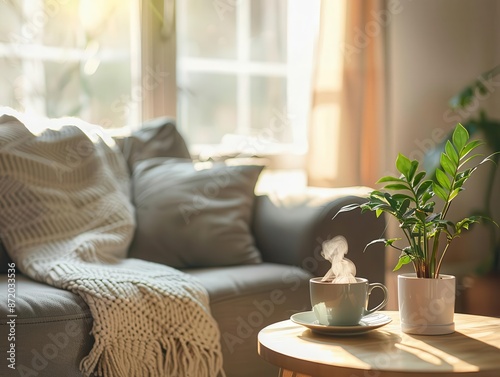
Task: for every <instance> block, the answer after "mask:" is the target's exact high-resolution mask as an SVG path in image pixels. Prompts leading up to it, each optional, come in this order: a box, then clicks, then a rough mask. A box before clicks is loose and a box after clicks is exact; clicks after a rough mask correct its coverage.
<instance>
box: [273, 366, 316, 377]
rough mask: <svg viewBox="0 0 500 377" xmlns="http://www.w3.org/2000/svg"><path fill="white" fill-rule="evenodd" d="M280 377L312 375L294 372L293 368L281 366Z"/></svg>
mask: <svg viewBox="0 0 500 377" xmlns="http://www.w3.org/2000/svg"><path fill="white" fill-rule="evenodd" d="M278 377H311V376H309V375H308V374H302V373H298V372H292V371H291V370H287V369H283V368H281V369H280V372H279V375H278Z"/></svg>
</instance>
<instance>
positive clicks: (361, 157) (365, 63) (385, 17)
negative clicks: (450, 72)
mask: <svg viewBox="0 0 500 377" xmlns="http://www.w3.org/2000/svg"><path fill="white" fill-rule="evenodd" d="M390 17H391V14H390V12H389V11H388V10H386V9H385V1H384V0H348V1H347V0H342V1H338V0H335V1H331V0H323V1H322V3H321V25H320V35H319V42H318V54H317V63H316V72H315V78H314V88H313V101H312V114H311V125H310V133H309V154H308V160H307V170H308V183H309V185H312V186H326V187H339V186H354V185H365V186H374V184H375V182H376V180H377V179H378V178H379V177H380V175H381V174H382V172H383V170H384V163H385V161H384V156H385V149H386V146H385V145H384V139H385V99H386V98H385V75H384V70H385V64H384V60H385V57H384V54H385V42H384V40H385V34H386V28H387V25H388V23H389V22H390Z"/></svg>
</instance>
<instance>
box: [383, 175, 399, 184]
mask: <svg viewBox="0 0 500 377" xmlns="http://www.w3.org/2000/svg"><path fill="white" fill-rule="evenodd" d="M384 182H405V180H404V179H401V178H396V177H393V176H390V175H386V176H385V177H382V178H380V179H379V180H378V181H377V183H384Z"/></svg>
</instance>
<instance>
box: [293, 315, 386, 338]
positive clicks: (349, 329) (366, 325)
mask: <svg viewBox="0 0 500 377" xmlns="http://www.w3.org/2000/svg"><path fill="white" fill-rule="evenodd" d="M290 320H291V321H292V322H295V323H296V324H298V325H302V326H305V327H308V328H310V329H311V330H312V331H313V332H315V333H319V334H323V335H336V336H351V335H360V334H364V333H367V332H368V331H372V330H375V329H378V328H379V327H382V326H385V325H387V324H388V323H390V322H391V321H392V319H391V318H389V317H388V316H386V315H385V314H382V313H379V312H378V313H373V314H370V315H367V316H365V317H363V318H361V321H360V322H359V324H358V325H354V326H326V325H320V324H319V323H318V320H317V319H316V316H315V315H314V312H312V311H310V312H302V313H296V314H294V315H292V316H291V317H290Z"/></svg>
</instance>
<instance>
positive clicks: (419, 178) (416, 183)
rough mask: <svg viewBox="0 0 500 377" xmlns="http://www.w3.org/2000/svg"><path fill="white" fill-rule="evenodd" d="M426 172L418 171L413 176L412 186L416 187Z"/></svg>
mask: <svg viewBox="0 0 500 377" xmlns="http://www.w3.org/2000/svg"><path fill="white" fill-rule="evenodd" d="M426 174H427V173H426V172H425V171H421V172H420V173H418V174H417V175H416V176H415V178H413V182H412V185H413V187H417V186H418V184H419V183H420V181H421V180H422V179H423V178H424V177H425V175H426Z"/></svg>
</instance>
